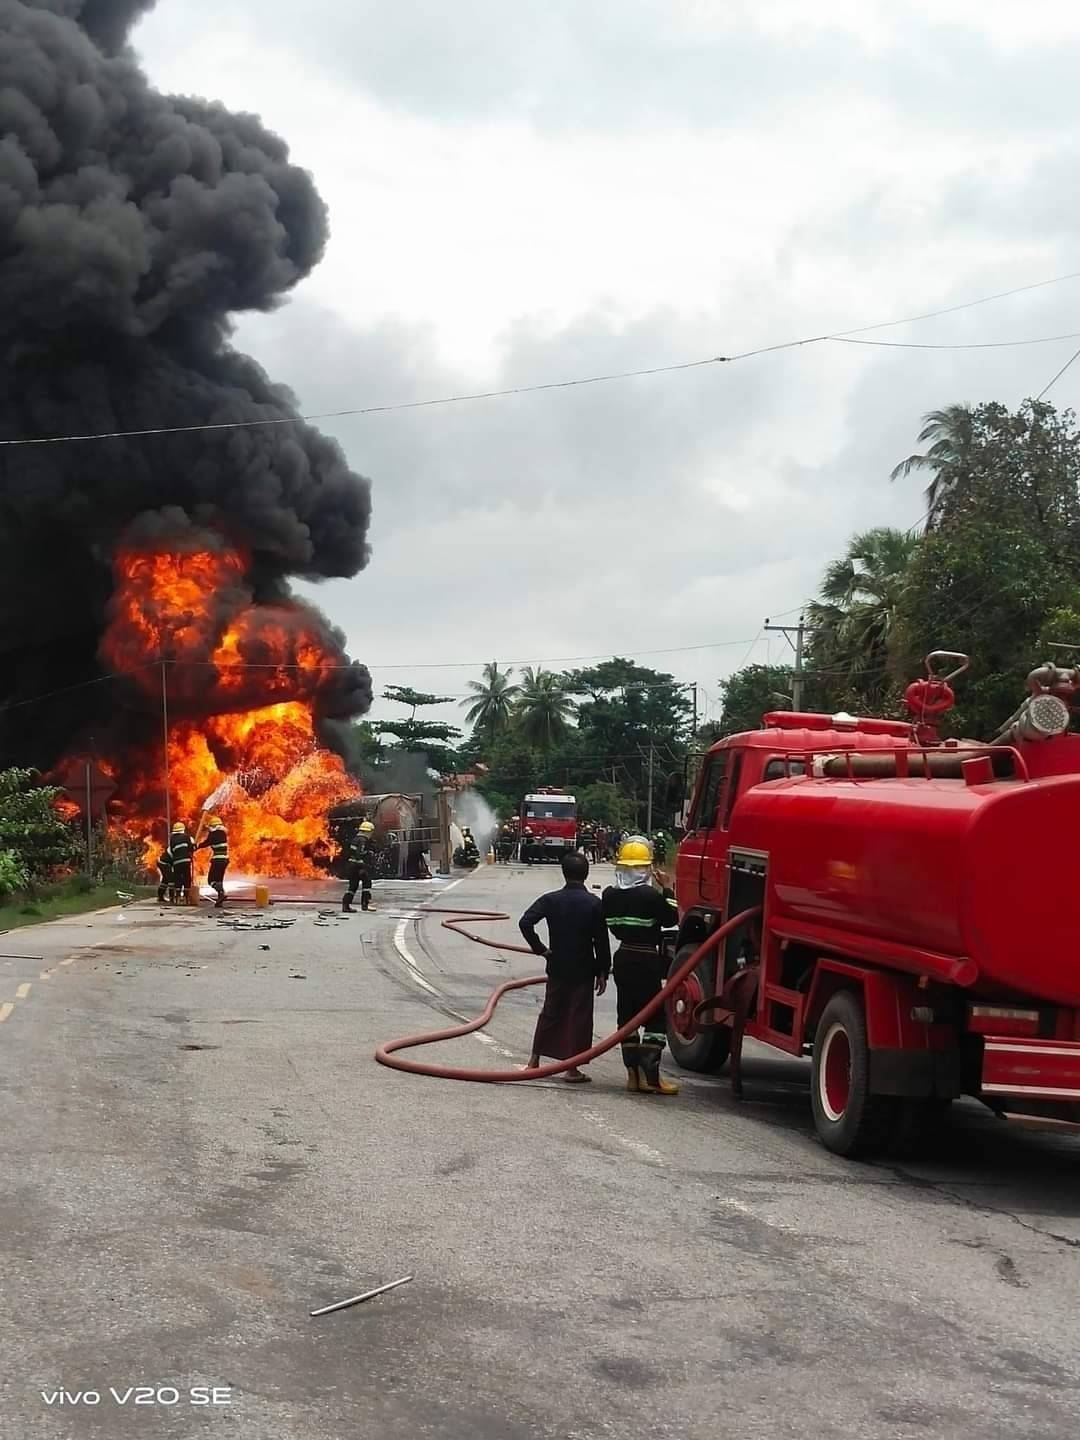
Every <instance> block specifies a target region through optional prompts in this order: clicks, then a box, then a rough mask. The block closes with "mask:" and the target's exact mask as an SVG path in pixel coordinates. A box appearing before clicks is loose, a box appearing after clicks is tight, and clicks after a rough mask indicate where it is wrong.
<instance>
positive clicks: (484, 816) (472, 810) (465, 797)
mask: <svg viewBox="0 0 1080 1440" xmlns="http://www.w3.org/2000/svg"><path fill="white" fill-rule="evenodd" d="M454 820H455V822H456V824H457V825H459V826H461V825H467V826H468V827H469V829H470V830H471V831H472V833H473V839H474V840H475V841H476V844H477V847H478V849H479V851H480V854H481V855H486V854H487V852H488V850H489V849H490V847H491V844H492V841H493V840H494V839H495V832H496V830H498V828H499V817H498V816H497V815H496V814H495V811H494V810H492V808H491V806H490V805H489V804H488V803H487V801H486V800H485V799H484V797H483V796H482V795H480V794H478V793H477V792H476V791H475V790H463V791H462V792H461V794H460V795H459V796H458V797H457V799H456V800H455V801H454Z"/></svg>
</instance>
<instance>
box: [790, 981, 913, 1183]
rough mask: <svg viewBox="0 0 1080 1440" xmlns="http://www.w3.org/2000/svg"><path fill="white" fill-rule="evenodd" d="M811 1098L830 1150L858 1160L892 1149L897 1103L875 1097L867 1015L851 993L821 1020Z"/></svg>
mask: <svg viewBox="0 0 1080 1440" xmlns="http://www.w3.org/2000/svg"><path fill="white" fill-rule="evenodd" d="M810 1100H811V1104H812V1106H813V1111H814V1125H815V1128H816V1129H817V1133H818V1137H819V1139H820V1140H821V1143H822V1144H823V1145H824V1146H825V1148H826V1150H831V1151H833V1153H834V1154H836V1155H849V1156H858V1155H873V1154H875V1153H877V1152H879V1151H881V1150H883V1149H885V1148H886V1147H887V1146H888V1144H889V1142H890V1140H891V1138H892V1132H893V1129H894V1126H895V1123H896V1119H897V1104H896V1101H895V1100H894V1099H893V1098H892V1097H891V1096H887V1095H872V1094H871V1093H870V1049H869V1046H868V1045H867V1043H866V1014H865V1012H864V1010H863V1003H862V1000H861V998H860V997H859V996H858V995H857V994H855V992H854V991H852V990H839V991H837V993H836V994H835V995H834V996H833V997H832V999H831V1000H830V1001H829V1003H828V1004H827V1005H826V1006H825V1009H824V1010H823V1011H822V1015H821V1019H820V1020H819V1021H818V1025H817V1033H816V1035H815V1038H814V1063H813V1070H812V1073H811V1081H810Z"/></svg>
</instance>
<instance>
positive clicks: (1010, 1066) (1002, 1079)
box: [982, 1035, 1080, 1110]
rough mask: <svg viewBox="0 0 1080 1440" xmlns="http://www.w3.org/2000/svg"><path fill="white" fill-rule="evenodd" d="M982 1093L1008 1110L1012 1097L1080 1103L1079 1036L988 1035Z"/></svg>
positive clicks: (984, 1051)
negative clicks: (1028, 1037)
mask: <svg viewBox="0 0 1080 1440" xmlns="http://www.w3.org/2000/svg"><path fill="white" fill-rule="evenodd" d="M982 1094H983V1096H984V1097H985V1098H987V1099H993V1100H994V1101H995V1102H996V1103H1001V1104H1002V1108H1004V1109H1006V1110H1008V1109H1011V1108H1012V1107H1011V1106H1010V1105H1009V1103H1008V1101H1009V1099H1015V1100H1065V1101H1071V1102H1073V1103H1074V1104H1080V1040H1028V1039H1026V1038H1025V1037H1023V1036H1021V1035H987V1037H986V1040H985V1044H984V1046H983V1065H982Z"/></svg>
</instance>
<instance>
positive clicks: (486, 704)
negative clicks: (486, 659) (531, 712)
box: [461, 660, 520, 742]
mask: <svg viewBox="0 0 1080 1440" xmlns="http://www.w3.org/2000/svg"><path fill="white" fill-rule="evenodd" d="M513 673H514V672H513V671H512V670H500V669H499V663H498V661H497V660H492V662H491V664H490V665H485V666H484V678H483V680H470V681H469V689H470V690H471V691H473V694H472V695H469V696H467V697H466V698H465V699H464V700H462V702H461V703H462V705H468V707H469V709H468V711H467V712H466V715H465V719H466V720H467V721H468V723H469V724H470V725H474V726H475V727H476V728H477V729H478V730H482V731H483V732H484V734H485V735H486V736H487V738H488V741H489V742H490V741H492V740H494V738H495V736H496V735H499V734H501V733H502V731H504V730H505V729H506V728H507V727H508V726H509V724H510V718H511V716H512V715H513V711H514V701H515V700H516V699H517V696H518V693H519V688H520V687H519V686H517V685H511V683H510V676H511V675H512V674H513Z"/></svg>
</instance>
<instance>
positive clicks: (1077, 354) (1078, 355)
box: [1035, 350, 1080, 402]
mask: <svg viewBox="0 0 1080 1440" xmlns="http://www.w3.org/2000/svg"><path fill="white" fill-rule="evenodd" d="M1077 360H1080V350H1077V351H1075V353H1074V354H1073V355H1072V356H1070V358H1069V359H1068V360H1066V361H1065V364H1064V365H1062V367H1061V369H1060V370H1059V371H1058V372H1057V374H1056V375H1055V376H1054V378H1053V379H1052V380H1050V381H1049V382H1048V383H1047V384H1045V385H1044V386H1043V388H1042V389H1041V390H1040V391H1039V393H1038V395H1036V396H1035V400H1036V402H1038V401H1039V400H1041V399H1042V398H1043V396H1044V395H1045V394H1046V392H1047V391H1048V390H1050V389H1052V388H1053V386H1055V385H1056V384H1057V382H1058V381H1059V380H1060V379H1061V377H1062V375H1064V374H1065V371H1066V370H1068V368H1069V366H1070V365H1072V364H1074V363H1075V362H1076V361H1077Z"/></svg>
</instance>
